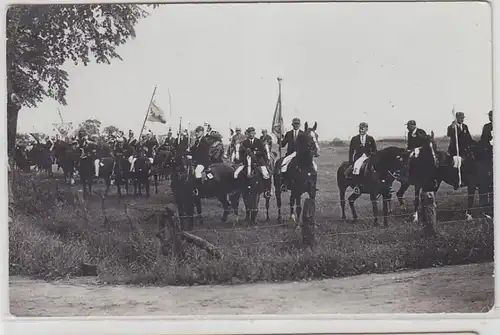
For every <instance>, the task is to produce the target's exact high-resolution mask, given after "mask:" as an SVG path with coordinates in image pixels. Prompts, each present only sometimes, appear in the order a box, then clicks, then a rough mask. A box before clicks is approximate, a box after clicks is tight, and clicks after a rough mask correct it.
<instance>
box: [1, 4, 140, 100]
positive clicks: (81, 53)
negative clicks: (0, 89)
mask: <svg viewBox="0 0 500 335" xmlns="http://www.w3.org/2000/svg"><path fill="white" fill-rule="evenodd" d="M146 16H148V12H147V11H146V10H145V9H144V8H143V7H142V6H140V5H132V4H95V5H87V4H79V5H61V4H57V5H16V6H11V7H10V8H9V9H8V11H7V62H8V75H9V79H10V84H11V85H12V91H13V92H14V93H15V94H16V95H17V96H18V97H19V99H20V103H21V105H22V106H26V107H35V106H36V105H37V104H38V103H40V102H41V101H43V99H44V98H45V97H50V98H54V99H55V100H56V101H58V102H59V103H61V104H63V105H66V99H65V95H66V89H67V88H68V80H69V77H68V73H67V72H66V71H65V70H64V69H62V66H63V64H64V63H65V62H66V61H67V60H71V61H73V63H75V64H79V63H83V64H84V65H87V64H89V63H90V62H91V60H94V61H95V62H97V63H105V64H110V63H111V60H112V59H114V58H118V59H121V57H120V55H119V54H118V53H117V51H116V48H117V47H118V46H120V45H122V44H124V43H125V42H126V41H127V40H128V39H129V38H133V37H135V30H134V26H135V25H136V24H137V23H138V21H139V20H140V19H141V18H144V17H146Z"/></svg>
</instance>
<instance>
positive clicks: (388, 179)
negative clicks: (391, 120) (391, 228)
mask: <svg viewBox="0 0 500 335" xmlns="http://www.w3.org/2000/svg"><path fill="white" fill-rule="evenodd" d="M408 159H409V153H408V152H407V151H406V150H405V149H403V148H398V147H394V146H391V147H387V148H384V149H382V150H379V151H377V152H375V153H374V154H372V155H371V156H370V157H369V158H368V159H367V160H366V161H365V162H364V163H363V166H362V167H361V171H360V174H359V176H358V178H352V179H350V180H349V178H347V177H346V175H345V171H346V169H347V167H348V166H349V162H342V164H341V165H340V166H339V168H338V169H337V186H338V188H339V193H340V207H341V210H342V220H346V214H345V193H346V190H347V188H348V187H352V188H354V189H355V190H357V192H354V193H352V194H351V195H350V196H349V198H348V200H349V206H350V207H351V212H352V216H353V222H356V221H357V219H358V214H357V213H356V209H355V208H354V202H355V201H356V200H357V199H358V198H359V197H360V196H361V195H362V194H369V195H370V201H371V202H372V208H373V217H374V218H373V224H374V225H375V226H377V225H378V205H377V198H378V196H379V195H382V198H383V212H384V226H388V216H389V208H388V207H389V206H388V205H389V201H390V199H391V186H392V184H393V182H394V180H396V179H399V180H401V181H402V182H406V178H407V166H408ZM398 175H399V176H398Z"/></svg>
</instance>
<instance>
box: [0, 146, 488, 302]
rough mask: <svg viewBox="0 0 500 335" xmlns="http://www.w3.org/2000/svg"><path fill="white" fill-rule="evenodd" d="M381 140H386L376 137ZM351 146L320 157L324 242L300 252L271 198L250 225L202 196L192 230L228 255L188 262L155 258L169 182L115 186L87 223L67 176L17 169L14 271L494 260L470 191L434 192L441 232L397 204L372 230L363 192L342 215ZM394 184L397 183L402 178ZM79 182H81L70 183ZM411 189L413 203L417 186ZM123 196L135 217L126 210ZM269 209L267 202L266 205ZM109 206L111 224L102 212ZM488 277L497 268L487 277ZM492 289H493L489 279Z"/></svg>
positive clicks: (181, 276)
mask: <svg viewBox="0 0 500 335" xmlns="http://www.w3.org/2000/svg"><path fill="white" fill-rule="evenodd" d="M390 145H396V144H395V143H390ZM399 145H401V144H399ZM379 146H380V147H383V146H384V145H383V144H382V143H379ZM444 146H445V144H443V143H441V144H440V147H444ZM346 150H347V148H336V149H334V148H332V147H326V146H325V147H324V148H323V150H322V152H321V157H319V158H318V159H317V163H318V166H319V180H318V187H319V189H320V190H319V191H318V198H317V206H316V210H317V213H316V221H317V228H316V236H317V246H316V247H315V248H314V249H313V250H310V249H307V250H304V249H301V248H300V247H299V244H300V243H299V242H298V241H299V240H300V236H299V235H298V233H297V232H296V231H295V230H294V229H293V228H291V227H290V226H289V225H287V224H285V225H278V224H277V222H276V221H275V217H276V213H275V211H276V208H275V200H274V197H273V198H272V200H271V210H272V215H271V216H272V221H271V222H268V223H267V222H264V221H262V220H263V219H262V218H263V213H260V216H259V217H260V220H261V221H260V222H259V224H258V226H257V227H246V226H245V224H244V223H243V222H240V225H239V226H237V227H234V228H233V227H232V223H229V222H228V223H221V222H220V220H219V217H220V216H221V215H222V209H221V207H220V206H219V204H218V203H216V201H212V200H205V201H203V205H204V218H205V222H204V225H203V226H197V227H195V231H194V234H196V235H198V236H200V237H203V238H205V239H206V240H208V241H209V242H211V243H213V244H215V245H216V246H217V247H218V248H220V249H221V250H222V252H223V253H224V255H225V257H224V258H223V259H221V260H215V259H212V258H211V257H210V256H208V255H207V254H206V253H205V252H204V251H201V250H197V249H194V248H189V247H188V248H187V258H186V259H185V260H184V261H182V262H175V261H173V260H168V259H165V258H164V257H160V258H158V256H157V249H158V247H157V242H156V239H155V237H154V236H155V234H156V232H157V231H156V229H157V227H156V224H155V222H153V221H154V220H152V221H151V222H146V221H145V220H144V218H145V217H146V216H148V214H149V213H150V212H151V211H152V210H154V209H161V208H163V206H165V205H167V204H169V203H171V201H172V196H171V194H170V193H169V192H168V182H163V184H162V185H161V192H160V194H158V195H152V196H151V198H149V199H147V198H145V197H143V198H133V197H128V198H126V199H122V200H119V199H117V198H116V196H115V193H114V192H115V191H114V189H113V190H112V193H111V195H110V196H109V198H108V199H106V200H105V201H104V206H102V204H101V198H100V196H99V194H94V195H93V196H92V199H91V200H90V201H88V202H87V207H88V208H89V213H90V214H89V217H88V218H87V220H86V219H84V217H83V213H82V212H81V211H80V210H79V209H78V207H73V206H72V205H71V203H72V202H73V198H72V197H73V196H74V194H75V192H74V191H70V190H69V187H68V186H65V185H61V181H60V180H57V179H56V180H50V179H44V180H41V178H40V177H39V176H38V177H35V176H33V175H27V176H18V177H17V178H18V179H17V181H16V183H15V184H14V191H15V195H14V196H15V198H16V207H17V208H16V214H15V217H14V222H13V223H11V225H10V235H9V241H10V260H9V261H10V271H11V272H10V274H11V275H21V276H32V277H35V278H41V279H47V280H53V279H60V278H66V277H68V276H72V275H75V274H76V271H77V269H78V267H79V265H80V263H81V262H86V263H91V264H96V265H97V266H98V270H99V274H98V281H99V282H100V283H108V284H141V285H206V284H241V283H251V282H263V281H267V282H280V281H295V280H306V279H324V278H330V277H345V276H353V275H361V274H369V273H387V272H394V271H399V270H403V269H419V268H430V267H440V266H444V265H458V264H468V263H479V262H491V261H492V260H493V225H492V224H491V223H488V222H484V220H474V221H470V222H466V221H465V220H464V208H465V206H466V197H465V191H464V190H458V191H453V190H452V188H451V187H449V186H448V185H442V187H441V189H440V191H439V192H438V195H437V199H438V220H439V222H438V225H437V227H436V229H437V231H438V236H437V237H435V238H432V239H424V238H423V237H422V233H421V230H422V227H420V226H419V225H416V224H413V223H410V222H407V221H406V220H405V219H406V218H407V217H408V216H409V215H410V214H411V213H402V212H401V210H399V209H398V208H396V206H393V213H392V217H391V218H390V222H389V227H387V228H385V227H373V225H372V218H371V216H372V211H371V205H370V204H369V203H368V196H366V195H365V196H362V197H361V198H360V199H359V200H358V201H357V203H356V207H357V209H358V210H359V215H360V218H361V219H360V221H359V222H358V223H356V224H352V223H350V222H343V221H341V220H340V208H339V207H338V201H339V199H338V192H337V186H336V180H335V176H336V169H337V167H338V165H339V164H340V163H341V161H342V160H344V159H345V158H346V156H347V154H346ZM394 186H395V188H397V187H399V184H397V183H395V185H394ZM76 188H79V186H74V187H73V189H76ZM100 192H102V185H100V186H99V187H97V188H96V193H100ZM407 196H408V201H409V202H411V201H412V199H413V190H412V188H410V190H409V191H408V193H407ZM287 199H288V194H285V196H284V204H285V206H284V209H285V211H284V212H285V213H288V200H287ZM125 203H127V207H128V210H129V217H127V215H126V214H125V211H124V204H125ZM380 205H381V204H380ZM263 206H264V203H263V201H261V208H263ZM380 207H381V206H380ZM103 208H104V211H105V214H106V216H107V218H108V221H107V222H105V221H104V219H103ZM241 210H243V209H242V208H241ZM348 217H350V212H349V211H348ZM476 217H477V213H476ZM129 218H130V221H129ZM362 218H365V219H362ZM491 274H492V271H491V272H490V273H488V274H487V275H488V276H490V275H491ZM491 285H493V284H492V283H491ZM488 290H492V286H491V288H488ZM478 293H479V292H478ZM457 294H458V293H457Z"/></svg>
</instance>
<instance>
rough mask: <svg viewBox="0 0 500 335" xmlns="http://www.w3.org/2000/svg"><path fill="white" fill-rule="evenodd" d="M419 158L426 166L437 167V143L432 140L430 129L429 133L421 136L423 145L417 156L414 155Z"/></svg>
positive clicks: (432, 135)
mask: <svg viewBox="0 0 500 335" xmlns="http://www.w3.org/2000/svg"><path fill="white" fill-rule="evenodd" d="M419 158H420V159H421V161H423V162H424V164H425V166H426V167H427V166H429V167H434V168H437V167H439V156H438V154H437V145H436V141H435V140H434V132H433V131H431V134H430V135H427V136H426V137H424V138H423V145H422V147H421V148H420V152H419V157H416V159H419Z"/></svg>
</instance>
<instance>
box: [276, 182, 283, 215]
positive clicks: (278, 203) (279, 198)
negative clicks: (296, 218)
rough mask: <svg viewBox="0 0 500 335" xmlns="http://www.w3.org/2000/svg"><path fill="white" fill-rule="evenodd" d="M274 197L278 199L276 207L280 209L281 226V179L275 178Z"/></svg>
mask: <svg viewBox="0 0 500 335" xmlns="http://www.w3.org/2000/svg"><path fill="white" fill-rule="evenodd" d="M274 180H275V182H274V196H275V197H276V207H278V223H279V224H281V222H282V220H283V218H282V217H281V180H280V179H279V177H276V176H275V177H274Z"/></svg>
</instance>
